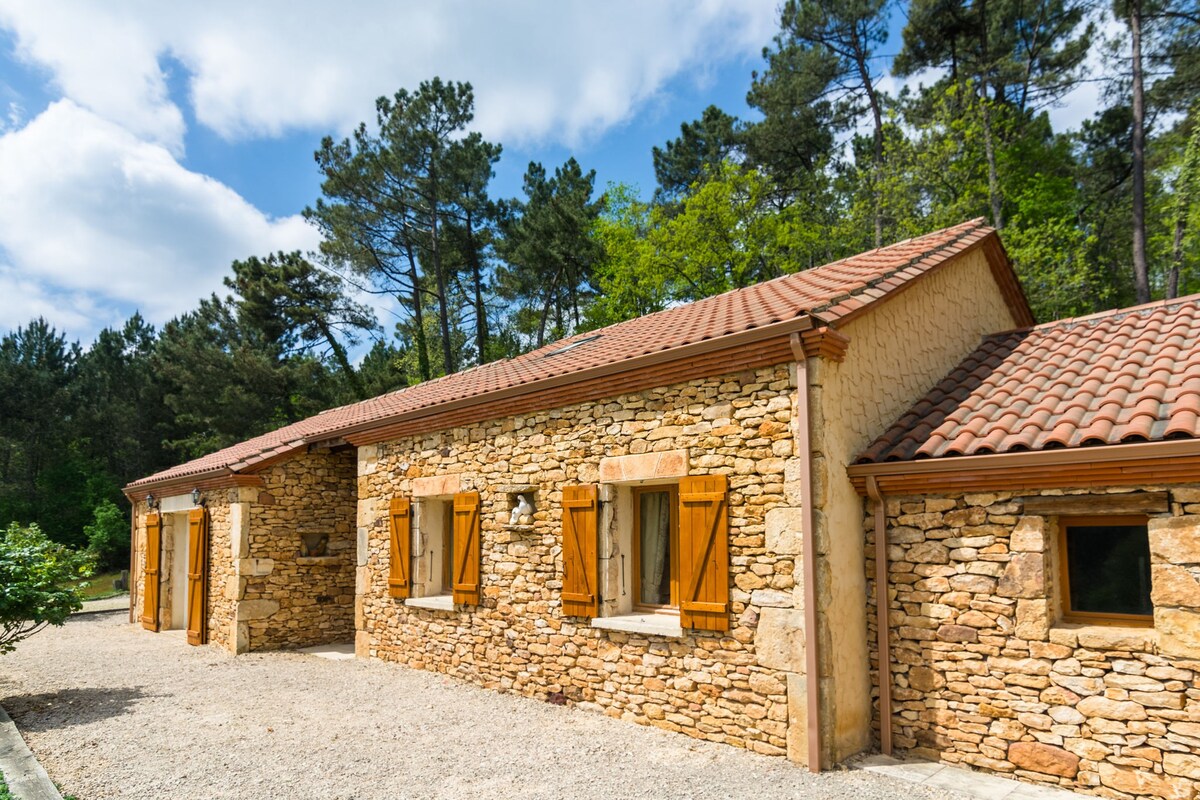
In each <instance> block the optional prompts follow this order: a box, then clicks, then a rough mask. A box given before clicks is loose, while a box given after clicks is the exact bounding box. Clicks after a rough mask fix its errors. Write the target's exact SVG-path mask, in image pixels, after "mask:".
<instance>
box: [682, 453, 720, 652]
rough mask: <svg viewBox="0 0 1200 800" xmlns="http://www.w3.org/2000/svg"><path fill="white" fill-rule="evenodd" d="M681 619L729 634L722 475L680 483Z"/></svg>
mask: <svg viewBox="0 0 1200 800" xmlns="http://www.w3.org/2000/svg"><path fill="white" fill-rule="evenodd" d="M679 583H680V586H681V587H682V592H683V594H682V596H681V597H680V598H679V621H680V624H682V625H683V627H685V628H694V629H699V630H710V631H727V630H729V482H728V479H727V478H726V477H725V476H724V475H695V476H689V477H686V478H681V479H680V481H679Z"/></svg>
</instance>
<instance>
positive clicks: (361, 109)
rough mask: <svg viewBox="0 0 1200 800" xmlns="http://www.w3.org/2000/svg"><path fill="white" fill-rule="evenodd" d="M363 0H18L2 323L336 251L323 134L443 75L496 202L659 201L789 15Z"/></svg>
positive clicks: (760, 5)
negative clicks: (283, 257)
mask: <svg viewBox="0 0 1200 800" xmlns="http://www.w3.org/2000/svg"><path fill="white" fill-rule="evenodd" d="M354 8H355V9H356V14H355V15H354V16H350V15H347V14H342V15H340V16H338V15H330V14H329V13H328V8H327V6H326V5H317V4H316V3H314V2H312V1H311V0H259V1H258V2H255V3H245V2H241V0H210V1H209V2H206V3H204V4H170V3H155V2H152V0H107V1H106V2H105V3H86V2H70V0H64V2H63V3H61V4H60V3H53V4H49V3H44V2H41V0H0V330H7V329H10V328H12V327H15V326H17V325H19V324H22V323H24V322H26V321H28V320H29V319H30V318H32V317H35V316H39V315H41V316H45V317H46V318H47V319H49V320H50V321H51V322H52V323H53V324H55V325H56V326H57V327H58V328H59V329H60V330H63V331H65V332H66V333H67V334H68V335H69V336H70V337H72V338H78V339H80V340H81V341H83V342H84V344H87V343H88V342H89V341H90V340H91V339H92V338H93V337H94V335H95V334H96V332H97V331H98V330H99V329H100V328H102V327H105V326H113V325H119V324H121V323H122V322H123V321H124V320H125V319H126V318H128V316H129V315H130V314H131V313H132V312H133V311H135V310H140V311H141V312H142V313H143V314H144V315H145V316H146V317H147V318H148V319H149V320H150V321H151V322H153V323H155V324H161V323H163V322H165V321H166V320H168V319H170V318H171V317H173V316H175V315H177V314H180V313H182V312H184V311H187V310H189V309H191V308H193V307H194V306H195V304H196V302H197V300H198V299H199V298H201V297H203V296H206V295H207V294H209V293H211V292H213V291H220V290H221V279H222V277H223V276H224V275H225V274H226V273H227V270H228V266H229V263H230V261H232V260H233V259H237V258H244V257H247V256H249V255H254V254H264V253H268V252H272V251H275V250H280V249H284V250H293V249H301V250H310V249H313V248H315V247H316V245H317V243H318V239H317V235H316V233H315V231H314V230H313V229H312V228H311V227H310V226H308V225H307V224H306V223H305V222H304V221H303V220H302V219H301V218H300V217H299V216H298V215H299V213H300V212H301V211H302V210H303V209H304V208H305V207H306V206H307V205H309V204H311V203H312V202H313V201H314V200H315V199H316V198H317V196H318V194H319V176H318V174H317V171H316V169H315V166H314V163H313V160H312V153H313V150H314V149H315V148H316V147H317V145H318V144H319V142H320V139H321V137H322V136H324V135H327V134H332V135H335V136H341V135H345V134H346V133H347V132H348V131H349V130H351V129H352V128H353V127H354V126H355V125H356V124H357V123H358V122H360V121H363V120H368V121H370V120H371V119H372V118H373V114H374V110H373V109H374V105H373V102H374V99H375V98H376V97H378V96H379V95H381V94H391V93H392V92H394V91H396V90H397V89H399V88H401V87H405V88H413V87H415V86H416V85H417V83H419V82H420V81H421V80H423V79H427V78H430V77H433V76H435V75H438V76H441V77H442V78H444V79H447V80H464V81H470V82H471V83H472V84H473V85H474V86H475V94H476V124H475V127H476V129H478V130H480V131H481V132H482V133H483V134H484V136H485V137H486V138H488V139H489V140H491V141H495V142H500V143H501V144H503V146H504V156H503V158H502V160H501V162H500V164H499V165H498V167H497V170H496V177H495V180H494V181H493V183H492V187H491V191H492V194H493V196H494V197H512V196H517V195H519V194H520V191H521V178H522V175H523V174H524V172H525V168H526V166H527V164H528V163H529V161H531V160H536V161H540V162H542V163H543V164H544V165H545V166H546V167H547V168H548V169H553V168H554V167H555V166H558V165H559V164H561V163H563V162H564V161H565V160H566V159H567V158H568V157H570V156H572V155H574V156H575V157H576V158H577V159H578V160H579V162H580V163H581V164H582V165H583V166H584V168H585V169H595V170H596V172H597V183H598V186H599V187H601V188H602V187H603V186H604V185H606V184H607V183H608V182H625V183H631V184H635V185H637V186H639V187H640V189H641V190H642V192H643V193H644V194H648V193H649V192H650V191H652V189H653V186H654V177H653V169H652V165H651V155H650V151H651V147H653V146H654V145H661V144H662V143H664V142H665V141H667V140H668V139H671V138H673V137H675V136H677V135H678V131H679V125H680V124H681V123H682V122H686V121H690V120H693V119H695V118H696V117H697V116H699V114H700V112H701V111H702V110H703V109H704V108H705V107H706V106H708V105H709V104H716V105H718V106H720V107H722V108H724V109H725V110H726V111H728V112H730V113H733V114H736V115H739V116H742V117H746V116H747V115H749V114H750V111H749V109H748V108H747V107H746V104H745V94H746V90H747V88H748V87H749V84H750V79H751V73H752V72H753V71H754V70H755V69H761V67H762V57H761V51H762V48H763V46H764V45H766V44H767V43H769V41H770V39H771V37H772V36H773V35H774V33H775V31H776V28H777V0H658V1H657V2H654V3H645V2H640V1H639V0H611V1H610V2H608V3H605V4H603V5H599V4H587V3H548V2H543V1H542V0H505V2H502V3H485V2H482V1H481V0H474V1H472V0H443V1H442V2H438V3H419V2H416V1H415V0H404V1H403V2H397V1H396V0H360V2H359V3H357V4H356V5H355V6H354ZM903 21H904V20H903V12H902V11H899V10H898V11H897V12H896V13H895V14H894V16H893V20H892V23H893V24H892V29H893V33H892V41H891V42H889V44H888V46H887V48H886V50H887V51H888V52H892V51H894V50H895V49H896V48H897V47H898V46H899V31H900V28H901V27H902V25H903ZM884 88H885V89H888V90H891V91H894V90H895V89H896V88H897V86H896V84H895V82H894V81H891V79H890V78H889V79H886V80H885V83H884ZM1084 105H1085V106H1086V101H1085V102H1084ZM1062 113H1067V114H1068V115H1069V114H1070V113H1071V111H1070V109H1067V110H1066V111H1064V112H1062ZM1056 122H1057V120H1056ZM373 302H378V301H373ZM379 310H380V312H381V313H380V318H381V321H384V322H386V321H387V319H388V317H389V314H388V313H387V311H386V309H385V308H383V307H381V308H380V309H379Z"/></svg>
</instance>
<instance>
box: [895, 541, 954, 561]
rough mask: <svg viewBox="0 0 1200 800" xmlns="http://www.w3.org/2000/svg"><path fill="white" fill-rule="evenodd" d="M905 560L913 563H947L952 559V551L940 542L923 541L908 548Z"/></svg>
mask: <svg viewBox="0 0 1200 800" xmlns="http://www.w3.org/2000/svg"><path fill="white" fill-rule="evenodd" d="M904 560H905V561H908V562H911V563H913V564H946V563H949V561H950V551H949V549H947V547H946V546H945V545H943V544H940V543H938V542H921V543H920V544H915V545H913V546H912V547H910V548H909V549H908V552H907V553H906V554H905V557H904Z"/></svg>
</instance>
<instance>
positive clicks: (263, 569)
mask: <svg viewBox="0 0 1200 800" xmlns="http://www.w3.org/2000/svg"><path fill="white" fill-rule="evenodd" d="M356 469H357V460H356V456H355V452H354V450H353V449H352V448H344V449H342V450H338V451H333V452H330V451H321V452H313V453H308V454H304V455H297V456H295V457H292V458H289V459H287V460H285V461H283V462H281V463H279V464H276V465H274V466H272V467H270V468H268V469H267V470H265V471H264V472H263V473H262V479H263V487H262V489H261V490H260V491H259V492H258V494H257V497H256V498H255V502H253V503H248V504H247V509H248V512H249V526H248V536H249V538H248V548H247V556H246V558H243V559H241V561H240V564H239V579H240V583H239V590H240V591H239V594H238V618H239V620H241V621H243V622H244V623H245V624H246V629H245V635H246V637H247V638H246V641H245V642H244V643H243V647H242V648H241V649H248V650H265V649H279V648H296V647H309V646H313V645H318V644H332V643H338V642H345V643H349V642H352V641H353V640H354V547H355V541H354V517H355V514H356V511H357V505H356V504H357V495H356V491H355V490H356ZM305 536H309V537H310V538H313V539H315V538H317V537H321V536H325V537H328V538H327V541H326V543H325V550H324V552H323V553H321V554H319V555H308V556H305V555H303V554H302V552H301V548H302V542H303V541H304V537H305Z"/></svg>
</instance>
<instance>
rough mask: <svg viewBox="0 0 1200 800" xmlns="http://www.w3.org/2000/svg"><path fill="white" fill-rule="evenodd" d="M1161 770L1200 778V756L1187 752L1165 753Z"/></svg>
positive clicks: (1169, 773) (1195, 778)
mask: <svg viewBox="0 0 1200 800" xmlns="http://www.w3.org/2000/svg"><path fill="white" fill-rule="evenodd" d="M1163 772H1165V773H1167V774H1168V775H1179V776H1181V777H1184V778H1191V779H1192V780H1200V756H1193V755H1189V754H1187V753H1167V754H1166V755H1164V756H1163Z"/></svg>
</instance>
